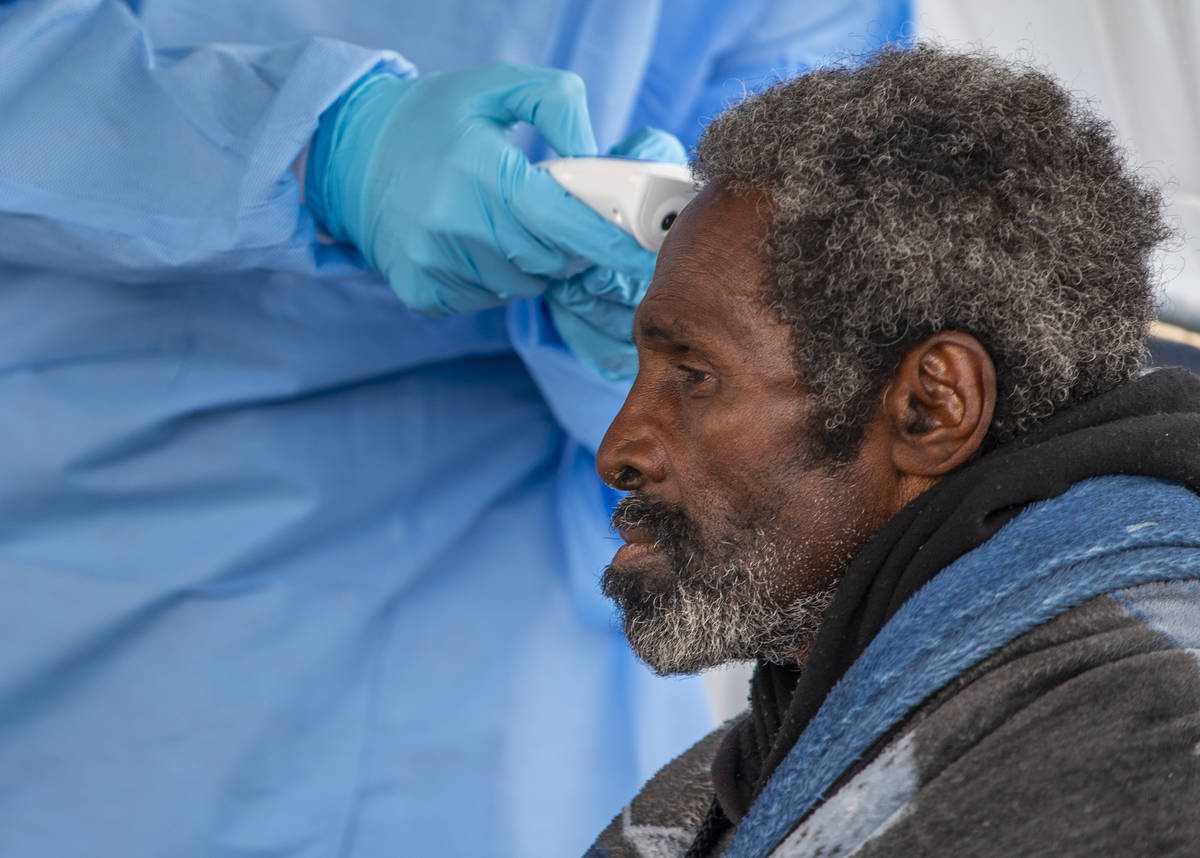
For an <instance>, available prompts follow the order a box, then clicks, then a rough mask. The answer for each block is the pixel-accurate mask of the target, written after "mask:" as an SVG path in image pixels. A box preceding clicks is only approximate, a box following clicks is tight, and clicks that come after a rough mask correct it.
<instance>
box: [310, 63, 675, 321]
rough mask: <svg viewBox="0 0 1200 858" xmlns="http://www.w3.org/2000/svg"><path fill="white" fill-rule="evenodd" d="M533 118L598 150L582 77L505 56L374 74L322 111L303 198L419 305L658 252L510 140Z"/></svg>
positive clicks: (461, 299) (624, 265)
mask: <svg viewBox="0 0 1200 858" xmlns="http://www.w3.org/2000/svg"><path fill="white" fill-rule="evenodd" d="M522 120H523V121H525V122H529V123H531V124H532V125H533V126H534V127H535V128H536V129H537V130H538V131H539V132H540V133H541V135H542V136H543V137H544V138H545V139H546V142H547V143H549V144H550V146H551V147H553V148H554V149H555V150H556V151H557V152H559V153H560V154H562V155H593V154H595V152H596V142H595V138H594V137H593V135H592V129H591V123H590V121H589V119H588V113H587V103H586V101H585V100H584V90H583V83H582V81H580V79H579V77H578V76H576V75H574V74H572V73H571V72H564V71H559V70H557V69H548V68H535V67H533V66H519V65H510V64H500V65H491V66H485V67H482V68H475V69H468V70H466V71H461V72H454V73H450V74H429V75H424V76H422V77H416V78H400V77H396V76H394V75H389V74H377V75H369V76H368V77H366V78H365V79H363V80H362V81H361V82H359V83H358V84H356V85H355V87H354V88H353V89H352V90H350V91H349V92H348V93H347V94H346V95H345V96H343V97H342V98H341V99H340V100H339V101H338V103H337V104H336V105H334V106H333V107H332V108H330V109H329V110H328V111H326V113H325V114H324V115H323V116H322V118H321V122H320V127H319V128H318V130H317V134H316V135H315V137H314V138H313V143H312V146H311V148H310V152H309V162H308V173H307V178H306V193H307V197H308V198H307V204H308V206H309V208H310V209H311V210H312V212H313V214H314V216H315V217H316V218H317V220H318V221H319V222H320V223H321V224H322V225H323V226H324V227H325V229H327V230H328V231H329V233H330V234H331V235H333V236H334V237H335V238H337V239H339V240H342V241H348V242H351V243H352V244H354V245H355V246H356V247H357V248H358V249H359V250H360V251H362V254H363V256H365V257H366V260H367V262H368V263H369V264H370V265H371V266H372V267H374V268H375V269H377V270H378V271H380V272H382V273H383V275H384V276H385V277H386V278H387V280H388V282H389V283H390V284H391V286H392V288H393V289H394V290H395V291H396V293H397V294H398V295H399V296H400V297H401V298H402V299H403V300H404V302H405V303H406V304H407V305H408V306H409V307H411V308H412V309H414V310H419V311H421V312H424V313H430V314H432V315H446V314H450V313H470V312H474V311H476V310H483V309H486V308H488V307H493V306H496V305H497V304H501V303H503V302H504V301H507V300H509V299H510V298H518V297H530V296H533V295H539V294H541V293H542V292H543V291H544V290H545V288H546V286H547V282H548V281H547V278H552V277H560V278H561V277H570V276H572V275H574V274H577V273H579V272H580V271H583V270H585V269H587V268H588V267H590V266H592V265H602V266H604V267H605V268H612V269H615V270H619V271H627V272H636V273H643V274H644V272H646V271H647V270H650V269H651V267H652V266H653V259H654V257H653V254H651V253H649V252H647V251H646V250H644V249H643V248H642V247H641V246H640V245H638V243H637V242H636V241H634V239H633V238H632V237H630V236H629V235H626V234H625V233H624V232H622V231H621V230H620V229H618V228H617V227H615V226H613V225H612V224H610V223H608V222H607V221H605V220H604V219H603V218H601V217H600V216H599V215H597V214H596V213H595V212H593V211H592V210H591V209H590V208H588V207H587V206H586V205H584V204H583V203H581V202H579V201H578V200H576V199H574V198H573V197H571V196H570V195H569V194H568V193H567V192H566V191H565V190H563V188H562V187H561V186H560V185H559V184H558V183H557V182H555V181H554V179H553V178H551V176H550V174H549V173H547V172H546V171H545V170H542V169H541V168H538V167H534V166H533V165H531V164H530V163H529V161H528V160H527V159H526V157H525V155H524V154H523V153H522V152H521V150H520V149H518V148H517V147H516V146H515V145H513V144H512V143H511V142H510V141H509V131H510V129H511V128H512V127H513V126H514V125H515V124H516V123H517V122H518V121H522Z"/></svg>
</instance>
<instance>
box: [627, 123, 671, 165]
mask: <svg viewBox="0 0 1200 858" xmlns="http://www.w3.org/2000/svg"><path fill="white" fill-rule="evenodd" d="M608 154H610V155H618V156H620V157H623V158H637V159H638V160H639V161H666V162H668V163H671V164H687V162H688V159H687V150H686V149H684V148H683V144H682V143H681V142H679V138H678V137H676V136H675V135H674V134H671V133H670V132H669V131H663V130H662V129H659V128H651V127H650V126H648V125H647V126H646V127H644V128H639V129H638V130H637V131H635V132H633V133H632V134H630V135H629V136H628V137H626V138H625V139H624V140H622V141H621V142H620V143H618V144H617V145H616V146H613V147H612V149H610V150H609V151H608Z"/></svg>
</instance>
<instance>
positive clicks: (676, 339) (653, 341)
mask: <svg viewBox="0 0 1200 858" xmlns="http://www.w3.org/2000/svg"><path fill="white" fill-rule="evenodd" d="M691 333H692V332H691V326H690V325H688V324H686V323H684V322H682V321H680V320H678V319H674V320H672V321H671V324H670V325H669V326H667V325H665V324H663V323H661V322H658V321H655V320H650V321H647V322H645V323H643V324H640V325H636V326H635V327H634V332H633V336H634V340H636V341H637V342H639V343H642V344H643V345H647V346H649V345H658V346H674V347H675V348H681V349H686V348H687V345H686V344H685V343H684V342H683V340H685V339H688V338H689V337H690V335H691Z"/></svg>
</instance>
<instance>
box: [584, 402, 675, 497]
mask: <svg viewBox="0 0 1200 858" xmlns="http://www.w3.org/2000/svg"><path fill="white" fill-rule="evenodd" d="M645 405H646V403H643V402H641V397H640V396H639V391H638V389H637V386H636V385H635V386H634V389H633V390H631V391H630V392H629V396H628V398H627V399H626V400H625V404H624V405H622V406H621V410H620V411H619V412H617V416H616V418H614V419H613V422H612V425H611V426H609V427H608V431H607V432H605V433H604V440H603V441H601V442H600V449H599V450H598V451H597V452H596V471H597V473H599V474H600V479H602V480H604V482H606V483H608V485H610V486H612V487H613V488H614V489H617V490H618V491H623V492H630V491H633V490H634V489H643V488H645V487H646V486H647V485H648V484H650V483H654V482H659V481H661V480H662V479H664V477H665V476H666V456H665V454H664V450H663V447H662V444H661V442H660V441H659V439H658V437H657V435H656V433H655V431H654V426H653V424H652V422H651V421H650V420H649V419H647V417H648V414H649V413H652V412H648V411H647V409H646V408H645V407H644V406H645Z"/></svg>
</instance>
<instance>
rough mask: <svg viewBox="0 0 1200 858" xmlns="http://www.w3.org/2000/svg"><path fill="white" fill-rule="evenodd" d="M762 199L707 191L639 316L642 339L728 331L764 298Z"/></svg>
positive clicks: (678, 232) (687, 216) (675, 238)
mask: <svg viewBox="0 0 1200 858" xmlns="http://www.w3.org/2000/svg"><path fill="white" fill-rule="evenodd" d="M765 228H766V220H765V218H764V217H763V216H762V213H761V195H756V196H753V197H752V196H750V195H746V194H740V195H733V194H728V193H724V192H722V191H720V190H719V189H716V188H707V189H705V191H704V192H702V193H701V195H700V196H698V197H697V198H696V200H695V201H694V202H693V203H692V204H690V205H689V206H688V207H687V208H686V209H684V211H683V213H682V214H681V215H680V217H679V220H678V221H676V223H675V226H673V227H672V229H671V233H670V234H669V235H668V237H667V241H666V243H665V244H664V245H663V248H662V251H661V252H660V254H659V262H658V267H657V268H656V269H655V272H654V280H653V282H652V283H651V285H650V289H649V292H648V293H647V295H646V298H645V300H644V301H643V302H642V305H641V306H640V307H639V308H638V311H637V320H636V322H635V329H636V332H637V336H638V338H639V340H646V341H652V340H678V339H685V338H688V337H691V336H695V335H697V334H699V333H701V332H703V330H704V329H706V328H712V327H714V326H719V327H724V326H725V324H724V323H728V322H730V321H732V320H731V319H729V318H728V316H729V314H730V313H736V314H739V315H741V314H744V313H746V312H747V311H749V310H751V309H752V305H755V304H757V302H758V301H759V299H760V291H761V283H762V274H763V265H762V262H761V260H760V258H759V251H758V248H759V246H760V245H761V242H762V237H763V232H762V230H764V229H765Z"/></svg>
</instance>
